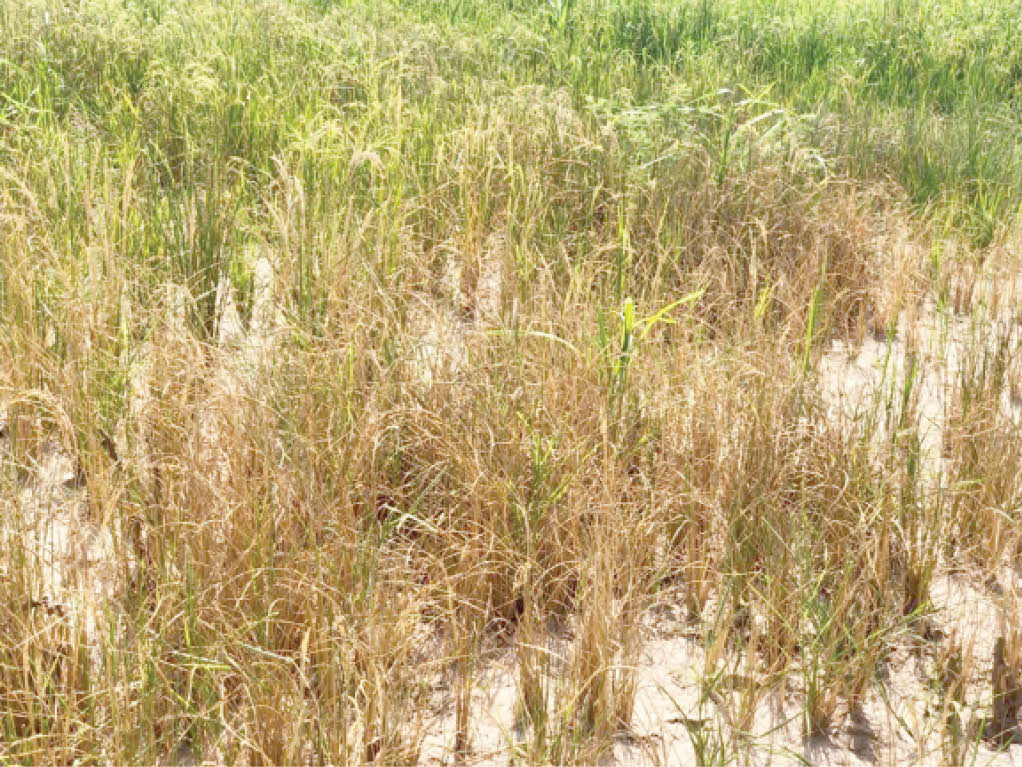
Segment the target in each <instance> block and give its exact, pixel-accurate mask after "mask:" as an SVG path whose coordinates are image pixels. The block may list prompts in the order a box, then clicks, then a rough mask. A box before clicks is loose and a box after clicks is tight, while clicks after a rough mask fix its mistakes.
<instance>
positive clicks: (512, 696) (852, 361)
mask: <svg viewBox="0 0 1022 767" xmlns="http://www.w3.org/2000/svg"><path fill="white" fill-rule="evenodd" d="M492 247H493V248H498V247H500V243H499V242H495V243H492ZM496 264H497V260H496V259H486V258H483V259H482V260H481V262H480V263H479V264H476V265H474V268H475V269H476V270H477V274H476V277H475V291H474V294H475V298H474V299H473V301H472V302H471V306H468V307H467V309H466V307H465V306H463V304H464V303H465V301H466V299H465V297H464V295H462V292H461V291H462V288H461V284H462V281H463V275H462V271H461V267H456V266H453V265H452V267H451V268H450V269H449V271H448V273H447V274H446V275H445V276H444V278H443V279H444V281H445V283H446V285H447V288H446V290H447V295H448V296H449V297H450V300H449V301H446V302H441V303H440V305H439V306H438V305H433V304H430V303H428V302H427V301H425V300H424V302H423V306H422V308H421V311H420V312H419V313H417V314H416V315H414V316H413V317H412V318H411V325H412V327H413V328H418V333H419V337H418V340H417V343H414V344H412V345H411V346H410V348H409V349H408V350H407V352H406V359H407V364H408V365H409V366H410V370H411V371H412V372H413V373H414V374H415V375H416V376H417V377H418V378H419V379H420V380H421V381H422V382H423V384H424V385H428V384H429V383H430V381H432V380H433V379H434V377H436V376H444V377H446V376H449V375H451V374H452V373H453V372H455V371H456V370H457V368H458V367H459V366H460V365H461V364H462V363H463V361H464V359H465V348H464V344H465V341H464V339H465V337H466V335H467V334H469V333H473V332H481V331H485V329H486V328H487V327H488V326H489V325H491V323H492V322H493V321H494V320H495V318H496V317H497V316H498V314H499V313H500V308H501V305H500V298H501V296H500V283H501V276H500V274H499V270H498V267H497V266H496ZM254 268H255V273H256V300H255V308H254V311H253V317H252V321H251V324H250V325H249V327H248V328H247V329H246V328H245V327H244V323H242V322H241V320H240V318H239V315H238V311H237V310H236V308H235V307H234V305H233V301H232V299H231V296H230V294H229V292H226V291H223V292H222V295H221V299H220V300H221V309H222V316H223V321H222V322H221V332H220V342H221V345H222V346H224V347H225V348H233V349H236V350H237V352H238V353H237V355H236V356H235V361H234V362H233V363H231V364H230V365H228V366H226V367H225V368H224V370H223V371H222V377H223V381H224V389H225V391H228V392H230V391H234V392H235V393H236V392H237V391H238V390H239V387H242V388H243V387H244V385H245V382H246V381H249V380H251V379H252V377H253V376H256V375H257V373H258V370H259V369H260V366H261V365H262V364H263V362H264V361H265V360H266V359H267V358H268V355H270V354H272V350H273V347H274V344H275V338H276V334H277V333H279V332H281V329H282V328H283V327H284V321H283V318H282V317H281V316H280V313H279V311H278V310H277V309H276V307H275V302H274V300H273V296H272V292H273V267H272V265H271V264H270V262H269V261H267V260H266V259H263V258H256V259H255V261H254ZM181 300H185V299H184V297H182V298H181ZM1012 303H1013V302H1012ZM1009 305H1010V304H1009ZM1015 305H1017V304H1015ZM913 314H914V315H915V316H914V317H910V316H908V314H905V315H903V316H902V319H901V321H900V324H899V327H898V330H897V334H896V335H894V336H893V337H891V338H889V339H875V338H867V339H866V340H865V341H864V342H863V343H862V344H861V345H860V346H857V347H855V348H848V347H845V346H844V345H840V344H838V345H835V346H833V347H832V348H831V349H829V350H828V351H827V353H826V354H825V356H824V359H823V361H822V363H821V365H820V368H819V371H820V390H821V392H822V395H823V397H824V398H825V401H826V403H827V404H828V407H829V408H830V412H831V414H832V417H833V418H835V419H855V418H860V417H862V415H863V413H864V412H866V411H867V410H868V408H869V403H870V401H871V398H872V397H874V396H877V393H879V396H881V397H882V396H885V395H884V393H885V392H887V391H889V390H890V388H891V387H892V386H893V387H898V386H899V385H900V380H901V379H900V377H901V376H902V375H903V374H904V371H905V370H906V369H907V368H906V360H907V359H908V355H909V351H910V349H911V350H914V351H915V352H916V353H918V355H919V357H918V359H919V360H920V364H921V368H920V371H921V372H920V374H919V384H918V385H919V392H920V399H919V409H920V413H921V416H922V420H923V423H924V436H923V442H924V455H925V459H924V460H925V466H926V471H927V472H928V476H929V477H930V480H929V481H930V482H931V483H939V482H940V481H941V480H940V469H941V461H942V458H941V452H942V451H941V434H942V428H943V427H942V425H943V423H944V419H945V418H946V414H947V408H948V402H947V396H946V391H947V387H948V384H949V382H951V381H953V380H954V377H955V376H956V375H957V372H958V369H959V366H960V364H961V358H962V355H963V349H964V348H966V345H967V344H968V343H969V341H970V339H971V338H972V337H973V336H974V335H975V334H977V333H987V334H988V335H989V332H988V331H989V329H990V327H992V326H997V327H1000V328H1001V329H1002V330H1004V331H1005V332H1008V333H1013V334H1016V335H1017V327H1018V323H1017V322H1016V318H1015V317H1013V316H1010V315H1004V313H1003V312H997V313H992V315H993V316H990V317H987V318H986V320H985V322H984V323H983V324H981V325H977V324H976V323H975V322H974V321H972V320H968V319H963V318H961V317H955V316H954V315H953V314H952V313H950V312H947V311H944V312H941V311H938V309H937V308H936V307H935V306H934V305H933V304H932V302H931V303H929V304H926V305H923V306H922V307H921V308H917V309H915V310H913ZM178 321H179V322H183V317H179V318H178ZM1016 340H1017V339H1016ZM132 376H133V377H132V385H133V387H134V389H135V391H136V398H135V402H134V403H133V405H132V412H131V413H129V416H128V417H130V418H134V419H136V422H137V421H138V420H139V419H142V418H143V416H144V410H145V407H146V398H145V394H144V392H145V391H146V390H147V388H148V378H147V376H148V372H147V370H146V368H145V363H144V361H139V362H138V364H137V365H136V366H135V367H134V368H133V374H132ZM2 404H3V403H0V405H2ZM1003 408H1004V410H1005V412H1006V413H1007V414H1009V415H1010V416H1011V417H1012V418H1014V419H1016V422H1019V421H1022V402H1020V401H1019V400H1018V398H1017V397H1015V396H1014V394H1013V393H1009V394H1006V396H1005V401H1004V402H1003ZM880 436H882V435H880ZM206 439H207V440H208V441H209V442H210V443H215V442H216V439H217V435H216V433H215V427H212V429H211V431H210V433H209V434H207V435H206ZM0 449H2V450H3V451H4V452H6V451H7V450H8V446H7V441H6V437H4V438H0ZM125 449H126V448H125ZM31 469H32V470H31V472H30V475H29V478H28V479H26V480H24V481H23V482H22V484H21V486H20V487H19V488H18V490H17V492H16V493H15V494H13V495H10V494H7V495H6V496H5V497H3V498H2V499H0V504H2V507H3V508H2V509H0V516H2V517H3V519H4V520H5V523H4V524H3V525H2V526H0V536H12V535H13V536H20V537H21V539H22V540H23V541H26V542H29V545H28V546H26V547H25V550H26V551H28V552H30V555H31V557H32V558H33V559H34V562H33V565H34V570H35V572H36V574H37V582H36V584H35V589H36V590H37V592H38V595H39V596H38V600H39V602H40V603H42V604H44V605H47V606H50V607H52V609H54V610H57V611H59V612H60V614H62V615H63V616H65V617H66V619H68V620H72V621H82V622H84V623H83V625H85V626H86V627H87V629H88V631H90V632H91V631H94V630H95V625H96V616H97V615H100V614H101V611H102V609H103V606H104V605H108V604H110V601H111V598H112V597H113V596H114V595H115V593H116V591H117V589H118V588H119V587H120V585H121V582H122V580H123V578H124V576H125V574H126V573H128V572H130V569H131V563H130V562H129V563H127V565H123V564H122V565H121V566H120V567H114V565H113V562H114V557H115V547H114V540H115V538H116V536H118V535H119V531H117V530H113V529H111V528H110V526H109V525H107V526H104V525H102V524H96V523H94V522H90V521H89V519H88V515H87V514H86V502H87V499H86V498H85V490H84V489H83V488H82V487H81V486H80V482H79V480H78V478H77V477H76V475H75V467H74V465H73V463H72V461H71V459H70V458H69V457H68V455H66V454H65V453H63V452H61V449H60V446H59V445H57V444H56V443H54V444H52V445H49V446H48V447H47V449H46V450H45V451H44V454H43V458H42V459H41V460H40V462H39V465H38V466H35V467H31ZM122 561H123V558H122ZM6 567H7V565H6V563H2V562H0V578H2V577H3V576H4V575H5V572H4V571H5V570H6ZM1017 588H1018V584H1016V583H1015V582H1014V580H1013V577H1012V576H1011V575H1010V574H1005V576H1004V577H1003V579H1002V580H1001V581H1000V582H998V583H997V584H986V585H979V584H977V583H976V582H975V581H974V580H971V579H969V578H968V577H966V576H964V575H950V574H946V575H942V576H940V577H939V578H938V579H937V580H936V583H935V584H934V588H933V591H932V602H933V605H932V606H933V614H932V616H931V620H932V622H933V625H934V627H935V629H936V630H937V631H941V632H943V633H944V634H945V635H948V636H951V635H954V636H955V637H957V639H958V641H959V642H960V643H961V646H962V647H963V651H964V652H965V653H967V654H971V657H972V658H973V662H972V663H971V664H969V666H970V669H971V672H972V678H970V680H968V682H969V686H968V694H967V698H968V700H967V705H966V710H964V711H962V719H963V721H965V722H967V723H969V722H972V723H975V722H978V721H980V720H981V719H982V718H983V717H984V716H987V715H989V714H988V712H989V703H990V700H989V696H990V683H989V680H990V667H991V658H992V653H993V642H994V638H995V636H997V635H998V633H999V632H1000V631H1001V630H1002V628H1003V626H1002V625H1001V621H1002V618H1001V616H1002V615H1004V612H1005V609H1004V602H1005V599H1007V598H1008V597H1009V596H1010V597H1011V598H1012V599H1014V598H1015V597H1014V595H1015V593H1016V589H1017ZM679 602H680V600H679ZM643 633H644V640H645V641H644V646H643V648H642V651H641V655H640V657H639V659H638V662H637V663H636V664H635V666H634V669H635V674H636V678H637V697H636V704H635V711H634V717H633V722H632V730H631V732H630V733H628V734H627V736H622V737H621V738H620V739H619V741H618V742H617V744H616V745H615V747H614V751H613V754H608V755H607V757H606V758H605V760H604V762H605V763H606V764H608V765H609V764H621V765H626V764H627V765H632V764H634V765H646V764H649V765H690V764H697V763H698V761H697V759H696V751H695V745H696V744H697V743H699V742H703V743H706V744H708V745H709V746H713V745H714V744H716V745H717V746H719V748H720V749H721V752H720V753H721V756H722V759H723V760H724V761H723V762H722V763H737V764H748V765H796V764H810V765H909V764H919V765H942V764H949V763H951V762H950V761H949V756H948V755H947V753H943V752H941V750H940V734H939V733H940V721H939V720H940V717H939V716H938V715H937V713H936V711H935V707H936V705H937V703H936V701H935V698H934V695H933V693H932V689H933V674H934V671H933V668H932V666H933V662H932V658H931V657H929V655H928V653H927V652H925V651H918V650H917V649H913V647H912V646H911V645H910V644H909V643H908V642H907V640H906V644H905V646H904V647H901V648H899V649H898V650H897V651H896V653H895V655H894V659H893V661H892V662H891V663H890V664H888V668H889V671H888V677H887V678H886V679H884V680H883V681H882V683H880V684H878V685H877V686H876V687H875V688H874V690H873V691H872V693H871V694H870V695H869V696H868V697H867V699H866V701H865V703H864V705H863V706H862V709H861V711H857V712H854V715H846V716H843V717H838V723H837V725H836V726H835V727H834V729H833V731H832V733H831V734H830V736H829V737H827V738H817V739H814V740H812V741H806V740H804V739H803V737H802V731H803V728H802V719H801V710H802V706H801V696H800V692H799V687H798V683H797V680H785V681H784V682H780V683H777V684H776V685H775V686H774V687H773V689H768V690H767V692H766V693H765V694H764V695H763V696H762V697H761V699H760V700H759V702H758V703H757V704H756V706H755V709H754V710H755V714H754V716H753V717H752V721H753V724H752V727H751V732H749V733H747V734H746V736H745V737H744V739H742V740H739V739H738V738H737V736H736V735H735V733H734V731H733V730H732V729H731V727H730V726H729V723H728V716H729V714H728V711H729V709H731V708H733V706H730V705H724V706H719V705H718V703H727V701H725V700H724V699H723V697H722V696H729V695H731V693H730V692H728V689H727V685H724V687H723V688H722V692H719V693H718V695H719V696H721V697H717V698H716V699H714V698H712V697H710V698H707V697H706V696H701V693H700V691H701V689H702V686H701V681H700V678H701V677H702V675H703V673H704V668H705V662H706V659H705V651H704V648H703V646H702V645H701V642H700V640H699V639H698V632H696V631H694V630H693V627H692V626H690V625H688V624H687V623H686V621H685V619H684V618H683V616H682V615H681V614H680V612H679V610H678V608H677V607H676V605H675V604H674V603H672V601H671V599H670V597H669V595H668V596H667V597H665V598H664V599H663V600H662V601H661V603H660V604H659V605H657V606H655V608H653V609H651V610H650V611H649V612H648V613H647V614H646V615H645V616H644V618H643ZM549 649H550V652H552V653H565V652H568V649H567V642H566V640H564V639H563V638H562V639H557V638H555V637H552V638H551V644H550V648H549ZM515 652H516V651H515V649H514V647H513V646H511V647H508V648H506V649H504V650H503V651H496V654H495V655H491V656H488V660H487V661H486V662H485V663H484V664H483V665H482V667H481V668H480V669H479V670H478V672H477V674H476V679H475V686H474V688H473V693H472V700H473V706H472V710H473V716H472V724H471V737H470V743H471V749H470V751H469V753H468V754H466V755H463V761H465V762H467V763H477V764H508V763H509V760H510V761H514V753H515V751H516V744H517V743H520V742H522V741H523V739H524V738H525V737H526V735H527V733H526V732H525V731H524V730H523V729H522V726H521V725H516V716H515V714H516V702H517V700H518V691H517V682H516V672H515V669H516V663H515ZM437 690H438V693H437V694H438V698H437V707H436V716H435V718H434V719H433V721H431V722H430V723H428V727H427V730H426V734H425V739H424V742H423V749H422V762H423V763H425V764H444V763H453V762H454V761H455V759H454V755H453V754H452V753H451V748H452V746H453V742H454V711H453V705H449V703H450V693H449V690H448V689H447V688H445V687H444V683H443V681H442V680H438V687H437ZM445 698H446V700H445ZM966 761H967V763H970V764H990V765H1009V764H1015V763H1016V762H1018V763H1020V764H1022V746H1019V745H1013V746H1011V747H1010V748H1009V749H1007V750H1004V751H1002V752H1000V753H997V752H994V751H992V750H989V749H987V748H986V747H985V746H981V747H980V748H979V749H978V750H977V751H975V752H974V753H972V754H970V755H969V756H968V758H967V760H966Z"/></svg>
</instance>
